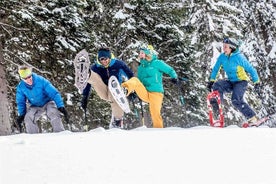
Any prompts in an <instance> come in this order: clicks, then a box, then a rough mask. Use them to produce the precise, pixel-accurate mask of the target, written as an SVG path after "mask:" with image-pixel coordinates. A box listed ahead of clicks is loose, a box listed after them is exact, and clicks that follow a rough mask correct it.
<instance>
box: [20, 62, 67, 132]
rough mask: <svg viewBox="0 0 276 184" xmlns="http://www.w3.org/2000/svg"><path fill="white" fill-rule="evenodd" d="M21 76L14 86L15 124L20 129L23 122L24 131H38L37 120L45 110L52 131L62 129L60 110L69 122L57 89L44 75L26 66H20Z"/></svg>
mask: <svg viewBox="0 0 276 184" xmlns="http://www.w3.org/2000/svg"><path fill="white" fill-rule="evenodd" d="M18 73H19V76H20V78H21V80H20V82H19V84H18V85H17V88H16V103H17V110H18V118H17V121H16V122H17V126H18V127H19V128H20V131H22V127H23V125H22V124H23V122H24V123H25V128H26V132H27V133H30V134H34V133H39V128H38V125H37V120H38V119H39V118H40V117H41V116H42V114H43V113H44V112H45V113H46V115H47V117H48V118H49V120H50V123H51V125H52V127H53V131H54V132H60V131H64V126H63V124H62V121H61V115H60V112H61V113H63V114H64V118H65V121H66V122H67V123H68V122H69V116H68V113H67V111H66V109H65V107H64V103H63V100H62V97H61V95H60V93H59V91H58V90H57V89H56V88H55V87H54V86H53V85H52V84H51V82H50V81H48V80H47V79H45V78H44V77H42V76H40V75H38V74H36V73H34V72H32V69H31V68H30V67H28V66H20V67H19V70H18Z"/></svg>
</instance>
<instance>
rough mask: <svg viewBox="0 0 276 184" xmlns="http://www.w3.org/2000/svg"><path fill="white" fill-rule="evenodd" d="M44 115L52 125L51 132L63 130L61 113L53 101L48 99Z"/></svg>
mask: <svg viewBox="0 0 276 184" xmlns="http://www.w3.org/2000/svg"><path fill="white" fill-rule="evenodd" d="M44 107H45V109H46V115H47V117H48V118H49V119H50V123H51V125H52V127H53V132H61V131H64V130H65V129H64V126H63V124H62V121H61V115H60V112H59V110H58V109H57V106H56V104H55V102H53V101H50V102H48V103H47V104H46V105H45V106H44Z"/></svg>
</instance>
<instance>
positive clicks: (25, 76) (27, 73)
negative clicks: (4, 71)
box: [18, 65, 33, 85]
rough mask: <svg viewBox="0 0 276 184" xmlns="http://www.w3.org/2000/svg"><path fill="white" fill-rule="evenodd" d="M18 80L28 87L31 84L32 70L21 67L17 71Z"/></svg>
mask: <svg viewBox="0 0 276 184" xmlns="http://www.w3.org/2000/svg"><path fill="white" fill-rule="evenodd" d="M18 73H19V76H20V78H21V79H22V80H23V81H24V82H26V83H27V84H29V85H32V84H33V78H32V69H31V67H29V66H26V65H23V66H20V67H19V69H18Z"/></svg>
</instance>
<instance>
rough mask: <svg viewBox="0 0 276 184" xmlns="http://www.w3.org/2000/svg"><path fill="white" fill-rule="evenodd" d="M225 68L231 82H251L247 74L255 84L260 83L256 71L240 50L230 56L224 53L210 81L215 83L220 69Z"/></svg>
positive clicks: (219, 58) (218, 60)
mask: <svg viewBox="0 0 276 184" xmlns="http://www.w3.org/2000/svg"><path fill="white" fill-rule="evenodd" d="M221 68H223V70H224V71H225V73H226V74H227V77H228V79H229V80H230V81H231V82H237V81H243V80H246V81H248V80H249V77H248V75H247V73H249V74H250V76H251V78H252V81H253V82H254V83H258V82H260V80H259V76H258V73H257V71H256V69H255V68H254V67H253V66H252V65H251V64H250V63H249V61H248V60H247V59H246V58H245V56H244V55H243V54H241V53H240V51H239V50H237V51H235V52H234V53H232V54H231V55H230V56H227V55H226V54H224V53H222V54H220V56H219V57H218V59H217V62H216V64H215V66H214V68H213V70H212V73H211V77H210V80H211V81H215V80H216V78H217V75H218V74H219V71H220V69H221Z"/></svg>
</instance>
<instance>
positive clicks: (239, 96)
mask: <svg viewBox="0 0 276 184" xmlns="http://www.w3.org/2000/svg"><path fill="white" fill-rule="evenodd" d="M247 85H248V82H247V81H241V82H236V83H234V84H233V93H232V98H231V100H232V104H233V105H234V107H236V108H237V109H238V110H239V111H240V112H241V113H242V114H243V115H244V116H245V118H246V119H250V118H252V117H254V116H255V115H256V113H255V112H254V111H253V110H252V109H251V108H250V106H249V105H248V104H247V103H246V102H245V101H244V98H243V96H244V93H245V91H246V89H247Z"/></svg>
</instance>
